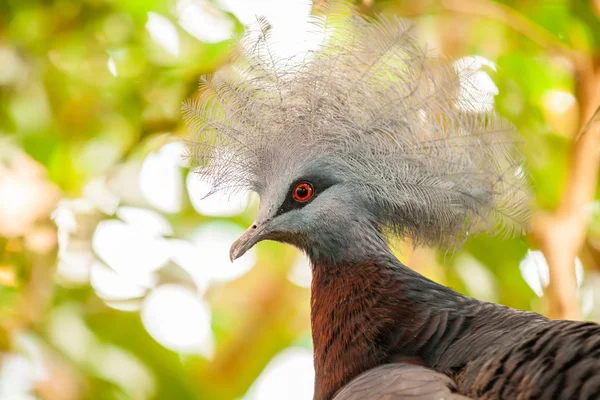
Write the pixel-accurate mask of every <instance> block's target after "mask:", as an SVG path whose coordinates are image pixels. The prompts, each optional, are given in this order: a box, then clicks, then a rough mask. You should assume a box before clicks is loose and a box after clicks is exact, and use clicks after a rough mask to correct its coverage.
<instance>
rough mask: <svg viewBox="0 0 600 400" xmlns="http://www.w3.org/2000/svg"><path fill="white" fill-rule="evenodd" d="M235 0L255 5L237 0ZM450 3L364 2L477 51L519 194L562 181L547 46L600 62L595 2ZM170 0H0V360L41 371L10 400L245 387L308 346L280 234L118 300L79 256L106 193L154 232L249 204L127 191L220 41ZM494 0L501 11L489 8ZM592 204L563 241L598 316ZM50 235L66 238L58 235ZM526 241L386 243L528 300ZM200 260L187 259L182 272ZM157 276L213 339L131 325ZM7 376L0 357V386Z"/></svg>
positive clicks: (561, 107) (565, 65) (209, 67)
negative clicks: (240, 261)
mask: <svg viewBox="0 0 600 400" xmlns="http://www.w3.org/2000/svg"><path fill="white" fill-rule="evenodd" d="M178 3H179V4H178ZM196 3H197V4H200V5H201V6H202V7H204V8H202V7H201V10H204V11H205V12H207V13H209V14H210V13H212V14H210V15H213V17H214V16H215V15H216V17H214V18H217V19H220V20H221V23H223V21H227V22H228V23H229V24H230V25H229V27H230V30H231V34H232V35H234V34H236V33H240V32H242V30H243V24H242V22H241V21H240V20H239V19H238V14H237V13H236V10H235V9H233V7H224V6H222V5H221V4H222V2H218V1H214V2H212V1H200V0H198V1H197V2H196ZM226 3H227V4H234V3H235V2H226ZM242 3H243V4H244V5H243V7H246V8H247V9H249V10H253V7H254V3H253V2H252V1H248V2H245V3H244V2H242ZM262 3H263V2H261V4H262ZM365 3H370V2H365ZM454 3H456V4H458V3H457V2H445V3H444V4H450V5H452V4H454ZM466 3H469V4H470V5H471V6H472V7H473V10H475V11H477V10H480V11H481V12H472V13H469V12H463V11H461V10H460V9H453V8H452V7H448V8H444V5H443V4H442V3H439V2H437V1H400V0H398V1H396V0H388V1H380V2H375V4H373V5H371V6H370V7H367V6H364V7H363V9H364V11H365V12H367V13H371V12H374V11H376V12H381V13H383V14H393V13H395V14H398V15H402V16H407V17H409V18H412V19H414V20H415V21H416V22H417V24H418V25H419V29H420V32H421V34H422V37H423V39H424V40H426V41H428V42H431V43H432V46H431V47H435V48H438V49H440V50H441V52H442V53H443V54H446V55H448V56H450V57H462V56H467V55H475V54H476V55H481V56H483V57H486V58H488V59H490V60H492V61H493V62H494V63H495V64H496V69H495V70H493V69H491V68H488V69H486V72H488V73H489V75H490V76H491V78H492V80H493V81H494V83H495V84H496V86H497V87H498V90H499V94H498V96H496V104H497V108H498V110H499V112H500V113H501V114H503V115H504V116H506V117H507V118H508V119H509V120H510V121H512V122H514V123H515V124H516V125H517V127H518V128H519V131H520V132H521V134H522V136H523V139H524V140H525V142H526V149H525V151H526V158H527V165H526V170H527V171H526V172H527V174H528V175H529V176H530V178H531V181H532V184H533V188H534V191H535V201H536V204H535V206H536V207H537V208H540V209H552V208H553V207H555V206H556V204H557V202H558V200H559V198H560V197H561V195H562V193H563V185H564V180H565V176H566V172H565V171H566V168H567V162H568V152H569V148H570V145H571V142H572V139H573V137H574V135H575V133H576V132H577V130H578V127H579V125H580V121H579V115H580V114H581V108H582V107H583V106H584V105H582V103H583V102H584V99H582V98H581V95H580V93H578V92H577V89H576V83H577V82H576V79H577V76H576V73H575V71H574V67H573V65H572V64H570V63H569V60H567V59H565V57H564V56H562V55H561V54H560V52H557V51H555V47H558V48H561V46H563V47H564V48H567V49H571V50H574V51H577V52H579V53H580V54H582V57H588V58H589V59H590V60H592V61H591V62H596V63H597V62H598V61H597V60H598V59H600V58H599V54H600V53H598V46H599V45H600V44H599V43H600V24H599V23H598V21H599V15H600V2H598V1H588V0H573V1H567V0H555V1H551V2H549V1H542V0H531V1H519V0H507V1H502V2H492V1H491V0H469V1H467V2H466ZM181 4H183V2H176V1H175V0H145V1H142V0H121V1H110V0H83V1H77V0H55V1H45V0H44V1H43V0H2V1H1V2H0V351H1V352H2V353H1V354H0V362H2V360H4V361H5V363H8V361H7V360H9V359H10V357H11V356H12V355H15V354H24V355H26V356H27V359H28V360H30V364H27V366H28V367H27V368H25V370H28V369H32V368H34V366H38V367H39V366H40V365H41V366H43V370H44V371H45V372H44V374H42V375H41V376H42V377H40V375H36V374H34V373H33V372H31V371H29V372H31V373H30V375H31V377H30V378H27V379H26V378H23V379H25V380H26V381H27V382H30V383H31V385H32V386H31V388H29V387H28V386H26V387H25V389H23V391H22V393H21V394H20V396H22V397H14V398H31V397H33V396H35V397H39V398H44V399H130V398H131V399H147V398H148V399H150V398H152V399H200V398H201V399H235V398H243V396H244V395H245V394H246V393H247V392H248V390H249V388H250V386H251V385H252V383H253V382H255V381H256V379H257V377H258V376H259V375H260V373H261V371H262V370H263V369H264V367H265V365H267V363H268V362H269V360H271V359H272V357H273V356H274V355H276V354H277V353H279V352H280V351H282V350H283V349H285V348H287V347H289V346H292V345H293V346H296V347H299V348H304V349H308V350H310V348H311V343H310V323H309V300H310V294H309V290H308V289H307V288H306V287H303V286H302V285H300V286H299V285H297V284H294V283H292V282H291V281H290V280H289V279H288V277H289V275H290V273H291V271H293V270H294V268H293V267H292V266H293V264H294V263H295V262H296V260H297V257H298V254H297V252H296V251H295V250H294V249H291V248H289V247H287V246H282V245H278V244H273V243H264V244H260V245H259V246H258V255H257V262H256V265H255V266H254V268H252V269H251V270H250V271H249V272H248V273H246V274H244V275H242V276H241V277H239V278H237V279H234V280H230V281H226V282H211V283H210V284H209V285H208V287H207V288H203V289H202V290H199V289H198V288H197V287H196V286H197V285H198V282H197V281H196V280H194V279H193V276H192V275H193V273H190V271H189V270H185V269H184V268H183V269H182V268H181V265H177V262H174V261H173V260H171V261H169V262H168V263H166V264H165V265H164V267H161V269H160V270H158V271H154V272H156V276H154V275H153V276H154V278H156V279H155V281H153V283H152V284H151V285H150V286H149V287H146V288H145V289H144V291H143V294H141V295H139V296H137V297H135V298H131V299H118V301H112V302H111V301H110V299H108V298H107V296H102V295H101V294H99V293H97V290H96V288H94V287H92V286H91V285H90V283H89V270H88V269H89V268H90V265H91V264H90V263H93V261H90V258H89V257H94V259H96V258H98V254H96V252H97V248H95V247H94V245H93V240H94V234H95V230H96V228H97V227H98V224H99V223H101V222H102V221H105V220H115V221H117V220H119V219H123V217H121V216H118V215H117V211H116V210H117V208H116V205H115V206H114V207H113V206H111V205H110V204H111V200H110V199H112V198H114V199H116V201H117V202H118V204H120V205H121V206H133V207H136V208H141V209H148V210H152V212H153V213H156V214H158V215H162V217H163V218H164V219H165V221H167V223H168V225H169V226H170V228H171V229H172V231H171V232H168V233H166V234H164V235H163V236H164V237H165V238H167V239H168V240H171V239H183V240H190V241H191V240H193V237H194V235H195V234H196V233H197V229H198V227H200V226H202V225H204V224H205V223H207V222H210V221H217V222H218V221H222V220H227V221H230V222H232V223H233V224H236V225H238V226H239V227H240V229H241V228H245V227H246V226H248V225H249V224H250V223H251V221H252V218H253V213H254V212H255V203H252V204H253V206H251V207H250V208H249V209H248V210H247V211H245V212H243V213H241V214H236V215H234V216H226V217H222V216H218V215H212V216H211V215H205V214H203V213H201V212H199V211H197V210H196V209H195V208H194V201H193V199H191V198H190V197H189V196H193V195H197V193H192V192H189V193H188V189H189V187H190V184H189V182H188V184H187V186H186V189H183V192H184V194H185V195H183V196H182V199H180V201H178V202H176V203H177V204H176V207H175V209H173V210H169V209H167V208H165V207H162V208H161V206H157V203H156V202H154V201H153V199H152V198H149V195H148V193H147V192H144V190H143V188H141V187H140V183H139V182H140V178H139V176H140V174H141V172H140V171H141V170H142V169H143V168H144V163H145V162H146V161H147V160H148V157H150V156H152V155H157V154H161V153H160V151H161V149H163V148H164V146H165V145H167V144H169V143H172V142H177V141H180V140H181V139H182V138H185V137H186V135H187V132H186V130H185V127H184V126H183V125H182V122H181V116H180V107H181V103H182V101H184V100H185V99H188V98H190V97H192V96H193V95H194V93H195V91H196V89H197V82H198V78H199V77H200V76H201V75H203V74H206V73H210V72H212V71H214V70H215V69H216V68H218V67H219V66H220V65H223V64H224V63H226V62H227V61H228V59H229V50H230V41H228V40H224V39H223V40H217V41H215V42H213V43H208V42H207V41H204V40H200V39H198V38H197V37H194V36H193V35H192V34H190V33H189V32H188V31H186V30H185V29H184V28H183V27H182V24H181V18H182V12H181V9H179V8H178V7H181ZM257 4H258V3H257ZM497 5H501V6H502V7H504V8H502V9H500V8H498V7H496V6H497ZM238 7H239V4H238ZM261 7H263V8H264V4H263V5H262V6H261ZM464 7H468V5H467V6H464ZM464 7H463V8H464ZM459 8H460V7H459ZM257 9H259V8H258V6H257ZM505 9H509V10H512V11H511V13H507V14H506V15H504V16H498V15H496V14H495V13H498V12H499V10H505ZM207 10H208V11H207ZM188 11H189V9H188ZM257 12H258V11H257ZM486 13H487V14H488V15H487V16H486V15H485V14H486ZM153 15H154V16H155V17H156V16H158V17H157V18H155V21H159V22H158V23H159V25H160V24H161V23H162V25H161V26H162V28H163V30H162V31H161V32H162V35H163V39H164V37H167V38H169V37H170V38H171V41H170V42H168V43H167V42H164V41H163V42H161V40H160V39H158V40H157V39H156V38H155V37H153V35H152V29H151V28H149V21H150V20H151V19H152V18H153V17H152V16H153ZM511 18H513V19H516V21H517V22H518V24H524V25H525V26H526V27H529V28H531V29H532V30H533V31H534V32H539V31H540V30H541V31H542V32H543V35H542V37H545V38H548V37H549V38H550V39H549V41H548V40H546V39H544V40H541V41H540V40H537V39H536V38H532V37H528V36H527V35H526V34H524V32H523V31H522V30H521V31H519V29H515V27H514V26H511V23H510V22H511ZM506 19H508V22H507V20H506ZM165 21H166V25H165ZM208 23H209V20H198V21H197V24H208ZM518 24H517V25H518ZM165 26H166V28H165ZM215 29H217V28H215ZM173 37H175V39H173ZM169 43H170V44H169ZM174 43H175V45H174ZM173 46H175V47H173ZM551 47H552V48H551ZM584 84H585V83H584ZM594 84H596V83H595V82H589V85H594ZM586 107H589V105H586ZM175 171H176V172H175V175H176V178H174V179H175V180H176V183H174V185H175V186H173V187H174V188H178V187H183V185H184V183H183V182H186V179H187V175H188V173H189V171H188V170H187V169H186V168H185V167H177V169H176V170H175ZM160 179H161V178H160ZM158 180H159V177H157V181H158ZM161 182H162V181H161ZM169 188H170V187H165V188H164V190H165V191H168V190H169ZM105 198H108V199H109V200H106V201H104V199H105ZM61 199H62V201H61ZM106 204H108V205H106ZM598 204H600V203H594V204H593V205H592V209H593V210H592V211H593V212H592V213H591V217H590V232H589V235H588V238H587V240H586V244H585V246H584V249H583V250H582V253H581V256H580V259H581V262H582V263H583V266H584V270H585V274H584V280H583V284H582V288H581V291H580V294H581V299H582V303H583V304H582V307H584V308H585V315H586V317H587V318H589V319H595V320H598V319H600V314H599V310H600V308H599V307H598V306H597V301H598V299H597V298H596V297H595V296H597V295H595V294H594V291H595V288H596V286H597V284H598V268H599V265H600V241H599V238H600V218H599V217H598V215H600V213H599V212H598V209H599V208H598ZM57 207H59V209H61V207H62V209H63V210H65V209H66V210H68V212H67V214H65V215H67V216H68V218H73V221H72V222H73V223H72V224H71V225H72V226H71V225H69V222H68V221H67V223H66V225H64V224H63V227H62V228H61V223H59V221H58V217H57V216H58V215H59V214H58V213H56V212H55V213H54V214H53V215H54V222H53V220H52V218H51V214H52V212H53V210H55V209H57ZM196 208H197V207H196ZM61 215H62V214H61ZM68 218H67V219H68ZM69 221H70V220H69ZM63 223H64V221H63ZM57 225H58V228H57ZM69 227H71V228H69ZM65 238H68V246H66V247H64V248H60V247H62V246H63V245H64V244H65V243H66V242H65V240H66V239H65ZM165 240H166V239H165ZM59 245H60V246H59ZM531 248H532V245H531V244H529V243H528V242H527V240H526V238H516V239H511V240H502V239H499V238H488V237H478V238H472V239H471V240H470V241H469V242H468V244H467V245H466V247H465V248H464V249H463V250H461V251H458V252H457V253H455V254H438V253H436V252H434V251H432V250H427V249H417V250H413V249H411V248H410V246H406V245H400V251H399V256H400V257H401V258H402V259H403V260H404V261H405V262H407V263H408V265H410V266H411V267H413V268H415V269H417V270H418V271H420V272H421V273H423V274H425V275H427V276H429V277H431V278H432V279H435V280H437V281H439V282H441V283H443V284H446V285H448V286H451V287H453V288H455V289H457V290H459V291H461V292H464V293H467V294H469V295H473V296H475V297H482V296H483V297H485V299H486V300H491V301H496V302H500V303H502V304H505V305H508V306H512V307H517V308H521V309H529V310H535V311H542V303H541V300H540V298H539V297H538V296H536V294H535V292H534V291H533V290H532V289H531V287H530V286H529V285H528V284H527V283H526V281H525V279H524V278H523V272H522V269H520V268H519V266H520V265H521V264H522V263H523V264H527V263H524V262H523V260H524V259H526V256H527V254H528V251H530V250H531ZM69 252H72V253H73V254H77V255H78V256H79V257H80V258H77V259H76V261H77V260H79V261H77V262H75V264H77V265H79V266H80V267H81V268H80V269H81V270H82V271H83V272H81V271H80V273H81V274H82V276H83V278H82V279H80V280H77V279H72V280H71V281H69V279H66V278H65V276H61V274H60V273H59V272H60V263H61V262H62V263H63V264H64V263H65V260H66V259H67V258H68V257H69ZM200 256H202V255H200ZM86 257H88V258H86ZM99 258H100V259H101V261H104V262H106V260H102V257H99ZM57 260H58V261H57ZM60 260H62V261H60ZM211 262H212V261H211V260H210V259H200V260H199V267H198V268H201V265H202V263H204V264H206V263H211ZM71 264H72V263H71ZM65 265H66V264H65ZM525 267H527V265H525V266H524V268H525ZM70 268H76V267H73V265H71V266H70ZM534 269H535V268H534ZM534 275H535V274H534ZM535 276H537V275H535ZM71 278H72V275H71ZM154 278H153V279H154ZM538 280H539V278H538ZM168 284H177V285H180V286H182V287H185V288H188V289H189V290H190V291H191V292H193V293H196V294H197V295H198V296H199V297H201V298H202V302H205V303H206V304H207V305H208V307H209V309H210V314H211V318H210V328H211V332H212V333H211V335H212V337H213V339H214V343H213V344H212V346H213V348H212V352H209V354H202V353H199V352H185V351H176V350H173V349H169V348H168V346H164V343H163V344H159V343H158V342H157V340H156V338H154V337H153V336H152V335H151V334H149V333H148V330H147V327H146V326H145V324H144V321H143V319H142V318H141V316H140V312H139V309H140V307H142V304H143V302H144V299H145V298H146V297H147V296H149V295H150V293H152V290H154V288H156V287H158V286H160V285H168ZM126 309H127V310H129V311H127V310H126ZM172 312H173V314H177V313H178V312H183V311H180V310H176V309H174V310H172ZM182 318H187V319H193V318H194V316H193V315H183V316H182ZM31 360H33V361H31ZM6 365H8V364H6ZM10 365H13V364H10ZM36 368H37V367H36ZM119 368H121V369H119ZM111 371H112V372H111ZM115 371H117V372H115ZM25 375H27V374H25ZM6 376H7V373H6V371H4V372H0V382H1V381H2V379H7V378H6ZM28 379H29V380H28ZM15 390H16V389H15ZM4 394H5V395H6V393H4ZM28 396H29V397H28ZM0 397H2V393H1V392H0ZM7 398H9V397H7ZM10 398H13V397H10ZM246 398H248V399H249V398H253V397H252V394H247V395H246Z"/></svg>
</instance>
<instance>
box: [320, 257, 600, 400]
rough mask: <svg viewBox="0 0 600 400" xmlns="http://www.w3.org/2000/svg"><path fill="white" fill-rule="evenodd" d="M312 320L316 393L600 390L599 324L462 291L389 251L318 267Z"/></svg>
mask: <svg viewBox="0 0 600 400" xmlns="http://www.w3.org/2000/svg"><path fill="white" fill-rule="evenodd" d="M312 327H313V342H314V348H315V372H316V386H315V389H316V391H315V400H325V399H331V398H332V397H333V394H335V393H337V395H336V396H335V397H334V399H335V400H350V399H357V400H358V399H372V400H379V399H381V400H383V399H390V400H391V399H398V400H399V399H423V400H425V399H432V400H433V399H455V398H456V399H459V398H462V397H459V395H462V396H466V398H473V399H595V398H600V326H598V325H597V324H593V323H585V322H576V321H551V320H548V319H546V318H544V317H542V316H540V315H538V314H535V313H531V312H522V311H517V310H514V309H511V308H507V307H503V306H500V305H497V304H493V303H488V302H483V301H479V300H476V299H472V298H469V297H465V296H462V295H460V294H458V293H456V292H453V291H452V290H450V289H448V288H446V287H443V286H441V285H438V284H436V283H434V282H431V281H429V280H427V279H426V278H424V277H422V276H421V275H419V274H417V273H416V272H414V271H412V270H411V269H409V268H408V267H406V266H404V265H402V264H401V263H400V262H399V261H398V260H397V259H395V258H394V256H393V255H391V254H389V255H388V256H384V257H381V258H380V259H379V260H377V261H375V260H373V261H372V262H369V263H365V264H363V265H341V266H337V267H332V266H319V265H315V266H314V267H313V282H312ZM383 365H385V368H388V371H387V374H386V376H385V379H383V378H382V373H377V374H374V373H372V372H371V371H370V370H371V369H372V368H376V367H379V366H383ZM423 367H424V368H423ZM411 368H412V369H413V370H414V371H412V372H413V376H414V377H415V379H416V382H413V383H412V384H411V382H410V380H408V378H406V377H404V378H403V377H402V376H403V375H405V374H406V375H408V376H409V377H410V376H411ZM425 368H427V369H429V374H431V375H428V373H427V370H426V369H425ZM433 371H436V372H438V373H441V374H443V375H442V376H445V377H447V378H450V379H447V380H442V381H441V382H440V377H439V376H438V377H437V380H433V377H436V374H434V373H433ZM363 373H364V376H359V375H361V374H363ZM357 377H358V378H357ZM352 379H355V381H352ZM395 379H397V382H395V381H394V380H395ZM351 381H352V382H351ZM407 381H408V383H407ZM350 382H351V383H350ZM400 384H405V385H406V387H405V388H401V387H400V386H399V385H400ZM394 385H396V386H394ZM344 386H346V387H345V388H344ZM438 386H439V387H438ZM360 387H362V388H363V389H362V390H363V392H361V393H363V394H362V395H361V396H360V397H356V396H357V394H356V393H357V392H358V391H359V390H361V389H360ZM390 387H391V388H395V389H394V390H391V389H390ZM432 387H433V388H434V389H435V390H432ZM364 388H369V389H368V390H366V389H364ZM441 388H443V389H444V391H442V390H441ZM400 389H403V390H400ZM446 389H447V391H445V390H446ZM365 390H366V391H365ZM454 396H456V397H454Z"/></svg>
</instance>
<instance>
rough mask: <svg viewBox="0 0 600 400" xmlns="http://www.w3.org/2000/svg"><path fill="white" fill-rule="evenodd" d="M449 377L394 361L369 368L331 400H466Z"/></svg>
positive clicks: (417, 366)
mask: <svg viewBox="0 0 600 400" xmlns="http://www.w3.org/2000/svg"><path fill="white" fill-rule="evenodd" d="M455 389H456V385H455V383H454V381H453V380H452V379H450V378H449V377H448V376H446V375H444V374H441V373H439V372H436V371H434V370H432V369H429V368H426V367H422V366H420V365H414V364H405V363H396V364H384V365H381V366H379V367H376V368H373V369H370V370H368V371H366V372H364V373H362V374H361V375H359V376H357V377H356V378H354V379H353V380H352V381H350V383H348V384H347V385H346V386H344V387H343V388H342V389H341V390H340V391H339V392H338V393H337V394H336V395H335V396H334V398H333V400H409V399H411V400H412V399H414V400H468V399H469V398H468V397H464V396H461V395H460V394H458V393H456V392H455Z"/></svg>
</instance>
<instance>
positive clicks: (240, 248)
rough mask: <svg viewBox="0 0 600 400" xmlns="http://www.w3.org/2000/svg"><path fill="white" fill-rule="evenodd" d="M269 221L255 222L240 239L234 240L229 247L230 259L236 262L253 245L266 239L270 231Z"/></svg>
mask: <svg viewBox="0 0 600 400" xmlns="http://www.w3.org/2000/svg"><path fill="white" fill-rule="evenodd" d="M268 222H269V221H261V222H255V223H254V224H253V225H252V226H251V227H250V228H248V230H247V231H246V232H244V233H243V234H242V236H240V237H239V238H238V240H236V241H235V242H233V244H232V245H231V248H230V249H229V259H230V260H231V262H234V261H235V260H236V259H238V258H240V257H241V256H243V255H244V253H246V252H247V251H248V250H250V249H251V248H252V246H254V245H255V244H256V243H258V242H260V241H261V240H263V239H265V236H266V234H267V233H268V229H267V227H268Z"/></svg>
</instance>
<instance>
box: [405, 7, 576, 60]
mask: <svg viewBox="0 0 600 400" xmlns="http://www.w3.org/2000/svg"><path fill="white" fill-rule="evenodd" d="M426 8H427V7H424V6H423V2H422V1H420V0H414V1H411V2H403V3H402V10H403V11H404V12H403V14H404V15H405V16H410V15H420V14H425V13H436V12H442V11H449V12H453V13H458V14H464V15H472V16H476V17H481V18H486V19H491V20H494V21H497V22H500V23H502V24H504V25H506V26H508V27H510V28H511V29H513V30H514V31H515V32H518V33H520V34H521V35H523V36H524V37H526V38H528V39H529V40H531V41H533V42H534V43H537V44H538V45H539V46H540V47H543V48H544V49H546V50H548V51H551V52H554V53H555V54H558V55H561V56H564V57H566V58H568V59H570V60H572V61H574V62H578V61H577V60H579V59H581V58H585V54H582V53H580V52H579V51H577V50H574V49H572V48H570V47H569V46H567V45H566V44H564V43H562V42H561V41H560V40H558V39H557V38H556V37H555V36H554V35H553V34H552V33H551V32H549V31H548V30H546V29H545V28H543V27H541V26H539V25H538V24H536V23H535V22H533V21H531V20H530V19H529V18H527V17H526V16H524V15H523V14H521V13H519V12H518V11H516V10H515V9H514V8H511V7H510V6H508V5H506V4H501V3H495V2H493V1H489V0H441V1H440V2H439V4H437V9H435V10H432V9H431V8H427V9H426Z"/></svg>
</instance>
